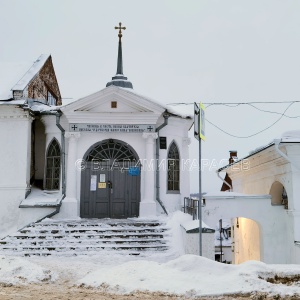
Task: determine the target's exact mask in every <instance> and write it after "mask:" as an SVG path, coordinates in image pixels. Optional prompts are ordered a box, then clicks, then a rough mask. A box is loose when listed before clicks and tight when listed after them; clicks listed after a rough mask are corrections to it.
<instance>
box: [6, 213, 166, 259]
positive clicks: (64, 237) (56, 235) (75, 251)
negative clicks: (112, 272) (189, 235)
mask: <svg viewBox="0 0 300 300" xmlns="http://www.w3.org/2000/svg"><path fill="white" fill-rule="evenodd" d="M170 238H171V236H170V229H169V228H167V227H166V225H165V224H164V223H161V222H158V221H136V220H135V221H132V220H120V222H118V221H116V220H107V219H105V220H101V219H99V220H84V219H83V220H79V221H54V220H53V221H52V220H47V221H44V222H40V223H34V224H31V225H30V226H27V227H26V228H23V229H21V230H20V231H19V232H17V233H16V234H14V235H11V236H8V237H6V238H5V239H3V240H0V254H6V255H22V256H31V255H47V256H48V255H65V256H69V255H97V254H98V255H99V254H100V255H101V252H103V251H116V252H118V253H124V254H128V255H140V254H141V253H146V252H147V253H148V252H149V253H150V252H151V253H157V252H162V253H163V252H165V251H167V250H169V242H170Z"/></svg>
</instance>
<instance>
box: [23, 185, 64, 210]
mask: <svg viewBox="0 0 300 300" xmlns="http://www.w3.org/2000/svg"><path fill="white" fill-rule="evenodd" d="M61 198H62V194H61V192H59V191H46V190H40V189H37V188H32V189H31V193H30V194H29V195H28V197H27V198H26V199H24V200H22V201H21V203H20V205H19V207H20V208H27V207H56V206H58V205H59V203H60V201H61Z"/></svg>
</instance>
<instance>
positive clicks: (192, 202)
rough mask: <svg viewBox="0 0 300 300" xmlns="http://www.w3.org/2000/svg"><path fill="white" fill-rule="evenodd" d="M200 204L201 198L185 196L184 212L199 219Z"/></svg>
mask: <svg viewBox="0 0 300 300" xmlns="http://www.w3.org/2000/svg"><path fill="white" fill-rule="evenodd" d="M198 205H199V200H198V199H196V198H190V197H184V206H183V212H184V213H186V214H189V215H191V216H192V217H193V220H198Z"/></svg>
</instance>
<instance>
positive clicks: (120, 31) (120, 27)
mask: <svg viewBox="0 0 300 300" xmlns="http://www.w3.org/2000/svg"><path fill="white" fill-rule="evenodd" d="M115 29H119V34H118V37H119V40H120V41H121V38H122V30H125V29H126V27H122V23H121V22H120V23H119V27H118V26H116V27H115Z"/></svg>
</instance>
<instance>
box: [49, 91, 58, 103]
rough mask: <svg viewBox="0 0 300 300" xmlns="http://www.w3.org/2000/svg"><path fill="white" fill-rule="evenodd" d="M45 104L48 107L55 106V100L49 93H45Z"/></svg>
mask: <svg viewBox="0 0 300 300" xmlns="http://www.w3.org/2000/svg"><path fill="white" fill-rule="evenodd" d="M47 102H48V105H56V98H55V97H54V96H53V95H52V93H51V92H49V91H48V93H47Z"/></svg>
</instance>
